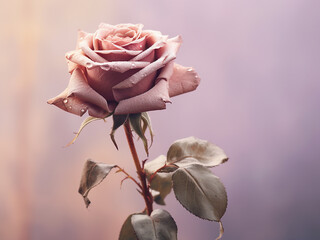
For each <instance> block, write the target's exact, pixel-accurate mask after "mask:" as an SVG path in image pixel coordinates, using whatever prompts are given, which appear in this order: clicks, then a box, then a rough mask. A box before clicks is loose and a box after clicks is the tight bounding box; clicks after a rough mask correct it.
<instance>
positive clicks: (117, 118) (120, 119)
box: [110, 114, 128, 150]
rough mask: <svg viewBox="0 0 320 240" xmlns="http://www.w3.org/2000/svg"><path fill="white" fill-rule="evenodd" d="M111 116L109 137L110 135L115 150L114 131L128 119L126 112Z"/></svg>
mask: <svg viewBox="0 0 320 240" xmlns="http://www.w3.org/2000/svg"><path fill="white" fill-rule="evenodd" d="M112 117H113V126H112V130H111V133H110V137H111V140H112V142H113V144H114V146H115V147H116V149H117V150H119V149H118V145H117V142H116V140H115V138H114V133H115V132H116V130H117V129H118V128H119V127H121V126H122V125H123V124H124V123H125V122H126V121H127V119H128V114H125V115H112Z"/></svg>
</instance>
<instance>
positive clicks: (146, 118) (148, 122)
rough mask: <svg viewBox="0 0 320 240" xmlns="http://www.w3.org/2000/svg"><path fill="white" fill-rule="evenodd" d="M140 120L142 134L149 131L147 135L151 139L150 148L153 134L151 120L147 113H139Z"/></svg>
mask: <svg viewBox="0 0 320 240" xmlns="http://www.w3.org/2000/svg"><path fill="white" fill-rule="evenodd" d="M141 119H142V121H143V127H142V131H143V133H144V134H145V132H146V130H147V128H148V129H149V133H150V137H151V143H150V147H151V146H152V143H153V136H154V134H153V130H152V126H151V119H150V117H149V114H148V113H147V112H143V113H141ZM150 147H149V148H150Z"/></svg>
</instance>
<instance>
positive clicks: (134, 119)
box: [129, 113, 149, 156]
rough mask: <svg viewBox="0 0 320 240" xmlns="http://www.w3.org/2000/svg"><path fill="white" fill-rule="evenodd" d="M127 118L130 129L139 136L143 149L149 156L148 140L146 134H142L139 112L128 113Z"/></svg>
mask: <svg viewBox="0 0 320 240" xmlns="http://www.w3.org/2000/svg"><path fill="white" fill-rule="evenodd" d="M129 120H130V124H131V127H132V129H133V130H134V131H135V132H136V134H137V135H138V136H139V137H140V138H141V140H142V142H143V145H144V150H145V151H146V153H147V156H149V149H148V141H147V138H146V136H145V135H144V132H143V129H142V126H141V123H142V120H141V113H135V114H130V115H129Z"/></svg>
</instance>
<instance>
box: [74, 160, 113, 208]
mask: <svg viewBox="0 0 320 240" xmlns="http://www.w3.org/2000/svg"><path fill="white" fill-rule="evenodd" d="M114 167H116V165H109V164H106V163H96V162H94V161H92V160H90V159H88V160H87V161H86V163H85V164H84V167H83V170H82V176H81V180H80V187H79V190H78V192H79V193H80V194H81V195H82V196H83V199H84V202H85V204H86V207H88V206H89V205H90V203H91V202H90V200H89V199H88V194H89V191H90V190H91V189H92V188H94V187H95V186H97V185H98V184H100V183H101V182H102V181H103V179H104V178H105V177H106V176H107V175H108V174H109V172H110V171H111V169H112V168H114Z"/></svg>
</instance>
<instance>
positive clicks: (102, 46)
mask: <svg viewBox="0 0 320 240" xmlns="http://www.w3.org/2000/svg"><path fill="white" fill-rule="evenodd" d="M123 49H124V48H123V47H121V46H117V45H115V44H114V43H112V42H111V41H109V40H102V39H100V38H96V37H95V36H94V37H93V50H123Z"/></svg>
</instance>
